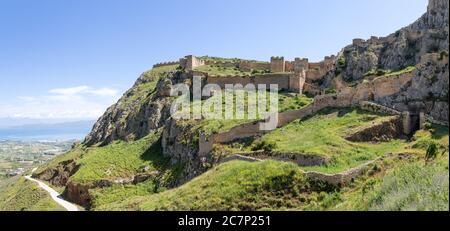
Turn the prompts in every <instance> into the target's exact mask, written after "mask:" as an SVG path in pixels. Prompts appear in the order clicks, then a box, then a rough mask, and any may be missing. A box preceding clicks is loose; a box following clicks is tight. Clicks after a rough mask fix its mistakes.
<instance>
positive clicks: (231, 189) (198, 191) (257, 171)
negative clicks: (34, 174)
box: [98, 161, 306, 210]
mask: <svg viewBox="0 0 450 231" xmlns="http://www.w3.org/2000/svg"><path fill="white" fill-rule="evenodd" d="M305 185H306V180H305V179H304V177H303V174H302V172H301V171H300V169H299V168H298V167H297V166H295V165H293V164H288V163H280V162H275V161H265V162H260V163H246V162H241V161H233V162H229V163H226V164H223V165H220V166H218V167H215V168H214V169H212V170H210V171H208V172H207V173H205V174H203V175H201V176H200V177H198V178H196V179H194V180H192V181H190V182H188V183H187V184H185V185H183V186H181V187H179V188H176V189H172V190H168V191H165V192H162V193H158V194H154V195H151V196H143V197H134V198H131V199H129V200H125V201H122V202H119V203H116V204H109V205H107V206H104V207H101V208H98V209H100V210H110V209H112V210H122V209H131V210H136V209H139V210H271V209H292V208H296V207H298V206H300V204H301V202H300V200H301V198H300V197H301V195H300V194H301V192H302V191H304V188H302V187H305Z"/></svg>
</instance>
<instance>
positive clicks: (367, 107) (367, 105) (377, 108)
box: [359, 101, 401, 115]
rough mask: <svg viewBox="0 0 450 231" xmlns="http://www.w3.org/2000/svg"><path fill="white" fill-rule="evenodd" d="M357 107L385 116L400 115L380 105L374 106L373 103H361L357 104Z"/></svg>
mask: <svg viewBox="0 0 450 231" xmlns="http://www.w3.org/2000/svg"><path fill="white" fill-rule="evenodd" d="M359 106H360V108H361V109H363V110H366V111H370V112H373V113H381V114H387V115H400V114H401V112H399V111H397V110H394V109H391V108H388V107H385V106H383V105H380V104H376V103H373V102H368V101H362V102H360V103H359Z"/></svg>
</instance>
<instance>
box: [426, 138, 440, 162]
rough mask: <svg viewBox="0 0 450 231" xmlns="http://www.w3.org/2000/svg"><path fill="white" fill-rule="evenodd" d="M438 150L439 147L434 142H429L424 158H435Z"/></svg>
mask: <svg viewBox="0 0 450 231" xmlns="http://www.w3.org/2000/svg"><path fill="white" fill-rule="evenodd" d="M438 152H439V148H438V146H437V144H436V143H434V142H433V143H431V144H430V145H429V146H428V148H427V153H426V159H427V160H433V159H436V157H437V155H438Z"/></svg>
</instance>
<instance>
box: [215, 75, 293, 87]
mask: <svg viewBox="0 0 450 231" xmlns="http://www.w3.org/2000/svg"><path fill="white" fill-rule="evenodd" d="M290 76H291V74H267V75H257V76H223V77H216V76H208V77H207V79H206V83H207V84H217V85H219V86H220V87H221V88H225V85H226V84H233V85H235V84H242V85H243V86H244V87H245V85H247V84H250V83H251V84H255V85H256V86H257V85H258V84H264V85H266V88H267V89H269V87H270V84H278V89H279V90H281V89H285V90H288V89H290V88H289V80H290Z"/></svg>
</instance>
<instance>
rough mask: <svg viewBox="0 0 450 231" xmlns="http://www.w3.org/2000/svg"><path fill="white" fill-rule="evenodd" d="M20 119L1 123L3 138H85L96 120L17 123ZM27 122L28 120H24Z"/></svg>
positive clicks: (1, 137)
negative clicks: (10, 122)
mask: <svg viewBox="0 0 450 231" xmlns="http://www.w3.org/2000/svg"><path fill="white" fill-rule="evenodd" d="M18 122H20V121H12V125H11V126H6V124H5V123H3V124H0V139H1V140H72V139H78V140H80V139H83V138H84V136H86V135H87V134H88V133H89V131H90V130H91V128H92V126H93V124H94V123H95V121H91V120H89V121H75V122H62V123H50V122H44V121H39V120H34V121H33V122H41V123H33V124H30V121H28V123H25V124H22V125H15V124H17V123H18ZM24 122H26V121H24Z"/></svg>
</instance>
